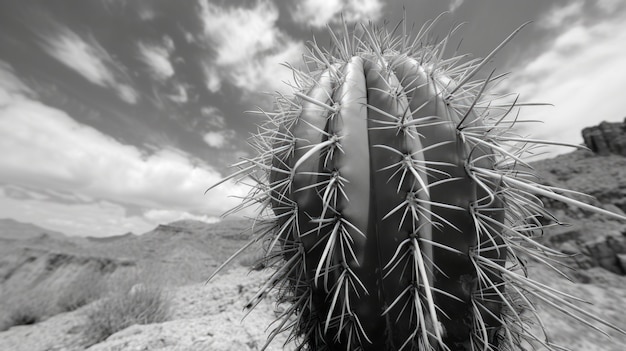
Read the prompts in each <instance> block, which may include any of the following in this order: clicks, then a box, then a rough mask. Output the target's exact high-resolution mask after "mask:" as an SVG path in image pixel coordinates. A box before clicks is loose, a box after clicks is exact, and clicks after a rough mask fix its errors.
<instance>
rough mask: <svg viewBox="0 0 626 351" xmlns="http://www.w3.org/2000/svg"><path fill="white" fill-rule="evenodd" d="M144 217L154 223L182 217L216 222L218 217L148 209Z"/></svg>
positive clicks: (167, 221)
mask: <svg viewBox="0 0 626 351" xmlns="http://www.w3.org/2000/svg"><path fill="white" fill-rule="evenodd" d="M144 217H145V218H147V219H150V220H151V221H153V222H155V223H171V222H174V221H180V220H183V219H193V220H196V221H201V222H205V223H217V222H219V221H220V219H219V217H211V216H207V215H202V216H197V215H193V214H191V213H189V212H181V211H172V210H148V211H146V212H145V213H144Z"/></svg>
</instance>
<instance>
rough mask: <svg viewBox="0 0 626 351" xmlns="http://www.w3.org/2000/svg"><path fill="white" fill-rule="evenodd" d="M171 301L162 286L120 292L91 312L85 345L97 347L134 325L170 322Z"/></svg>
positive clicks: (126, 288)
mask: <svg viewBox="0 0 626 351" xmlns="http://www.w3.org/2000/svg"><path fill="white" fill-rule="evenodd" d="M169 313H170V299H169V297H168V296H167V294H166V293H165V292H164V291H163V289H161V288H160V287H158V286H155V285H149V284H142V283H137V284H134V285H132V286H131V287H128V286H126V287H125V288H123V289H116V290H115V291H113V292H112V293H111V294H110V295H109V296H108V297H106V298H104V299H102V300H101V301H99V302H98V303H96V304H94V305H93V306H92V308H90V309H89V310H87V322H86V325H85V343H86V344H87V346H90V345H93V344H97V343H99V342H101V341H103V340H105V339H106V338H108V337H109V336H110V335H112V334H114V333H116V332H118V331H120V330H122V329H125V328H127V327H129V326H131V325H134V324H151V323H160V322H163V321H166V320H167V319H168V317H169Z"/></svg>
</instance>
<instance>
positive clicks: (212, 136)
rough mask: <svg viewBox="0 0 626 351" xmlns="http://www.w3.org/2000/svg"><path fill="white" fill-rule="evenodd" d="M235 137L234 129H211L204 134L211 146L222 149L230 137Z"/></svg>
mask: <svg viewBox="0 0 626 351" xmlns="http://www.w3.org/2000/svg"><path fill="white" fill-rule="evenodd" d="M234 137H235V132H234V131H232V130H222V131H211V132H208V133H205V134H204V137H203V139H204V142H206V143H207V145H209V146H210V147H214V148H216V149H221V148H223V147H224V146H226V143H227V142H228V140H229V139H232V138H234Z"/></svg>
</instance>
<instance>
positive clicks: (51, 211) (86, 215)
mask: <svg viewBox="0 0 626 351" xmlns="http://www.w3.org/2000/svg"><path fill="white" fill-rule="evenodd" d="M31 193H35V192H32V191H31ZM35 194H36V193H35ZM31 195H32V194H31ZM0 207H2V209H3V216H6V217H8V218H13V219H15V220H18V221H21V222H27V223H33V224H36V225H38V226H41V227H43V228H47V229H51V230H55V231H59V232H62V233H64V234H68V235H76V236H87V235H88V236H95V237H102V236H110V235H120V234H124V233H127V232H133V233H135V234H142V233H145V232H147V231H149V230H151V229H153V228H154V227H155V226H156V225H158V224H162V223H166V222H157V221H155V220H153V219H151V218H146V217H144V216H138V215H130V214H129V213H128V211H127V210H126V208H125V207H124V206H121V205H119V204H115V203H113V202H110V201H102V200H100V201H96V200H93V199H92V201H90V202H78V203H76V202H56V201H50V200H49V199H46V198H42V197H41V196H36V195H33V196H30V197H29V198H16V197H14V196H13V194H11V193H10V192H9V191H8V190H7V188H6V186H0Z"/></svg>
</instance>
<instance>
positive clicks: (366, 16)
mask: <svg viewBox="0 0 626 351" xmlns="http://www.w3.org/2000/svg"><path fill="white" fill-rule="evenodd" d="M457 1H458V0H457ZM383 7H384V5H383V2H382V1H380V0H327V1H317V0H300V1H298V3H297V4H296V6H295V7H294V9H293V10H292V11H291V16H292V19H293V21H294V22H295V23H299V24H304V25H306V26H311V27H315V28H322V27H325V26H326V24H337V23H339V22H340V21H341V15H343V17H344V19H345V20H346V21H347V22H363V21H368V20H371V21H377V20H378V19H380V17H381V16H382V9H383Z"/></svg>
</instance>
